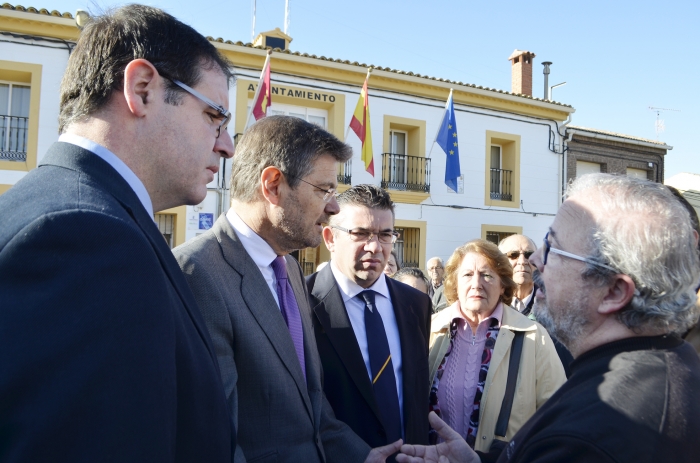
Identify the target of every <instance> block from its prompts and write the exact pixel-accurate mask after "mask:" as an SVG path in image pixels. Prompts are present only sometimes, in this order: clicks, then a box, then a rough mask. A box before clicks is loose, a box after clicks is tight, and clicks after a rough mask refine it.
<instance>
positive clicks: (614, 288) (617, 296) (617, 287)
mask: <svg viewBox="0 0 700 463" xmlns="http://www.w3.org/2000/svg"><path fill="white" fill-rule="evenodd" d="M635 289H636V285H635V284H634V281H632V278H630V277H629V276H628V275H624V274H621V273H620V274H617V275H615V276H614V277H613V281H612V283H611V284H610V285H608V289H607V291H606V292H605V294H604V296H603V300H602V301H601V303H600V306H599V307H598V313H600V314H602V315H609V314H612V313H614V312H617V311H619V310H622V309H624V308H625V307H627V304H629V302H630V301H631V300H632V297H633V296H634V291H635Z"/></svg>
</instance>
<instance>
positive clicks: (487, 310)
mask: <svg viewBox="0 0 700 463" xmlns="http://www.w3.org/2000/svg"><path fill="white" fill-rule="evenodd" d="M504 291H505V288H504V287H503V284H502V283H501V277H500V276H498V274H497V273H496V271H495V270H494V269H493V268H491V266H490V265H489V262H488V261H487V260H486V258H485V257H484V256H482V255H481V254H478V253H475V252H469V253H467V254H466V255H465V256H464V258H462V263H461V264H460V265H459V268H458V269H457V298H458V299H459V305H460V308H461V309H462V313H463V314H464V316H465V317H467V318H468V319H469V320H472V321H474V320H476V319H482V318H484V317H488V316H489V315H491V313H493V311H494V310H495V309H496V306H497V305H498V302H499V301H500V298H501V295H502V294H503V292H504Z"/></svg>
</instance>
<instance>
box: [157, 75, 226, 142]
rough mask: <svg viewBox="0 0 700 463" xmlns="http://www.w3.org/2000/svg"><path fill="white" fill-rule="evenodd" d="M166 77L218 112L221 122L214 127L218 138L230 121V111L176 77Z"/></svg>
mask: <svg viewBox="0 0 700 463" xmlns="http://www.w3.org/2000/svg"><path fill="white" fill-rule="evenodd" d="M161 75H162V74H161ZM164 77H165V76H164ZM167 79H169V80H170V81H171V82H172V83H174V84H175V85H177V86H178V87H180V88H181V89H183V90H184V91H186V92H187V93H189V94H190V95H192V96H193V97H195V98H198V99H200V100H201V101H203V102H204V103H206V104H207V105H209V106H210V107H211V108H212V109H214V110H215V111H216V112H217V113H219V116H220V117H221V118H222V119H221V122H220V123H219V126H218V127H217V128H216V138H219V137H220V136H221V131H222V130H226V128H227V127H228V123H229V122H231V111H229V110H227V109H226V108H224V107H223V106H221V105H218V104H216V103H214V102H213V101H212V100H210V99H209V98H207V97H206V96H204V95H202V94H201V93H199V92H198V91H197V90H195V89H193V88H192V87H190V86H189V85H186V84H183V83H182V82H180V81H179V80H177V79H170V78H169V77H167Z"/></svg>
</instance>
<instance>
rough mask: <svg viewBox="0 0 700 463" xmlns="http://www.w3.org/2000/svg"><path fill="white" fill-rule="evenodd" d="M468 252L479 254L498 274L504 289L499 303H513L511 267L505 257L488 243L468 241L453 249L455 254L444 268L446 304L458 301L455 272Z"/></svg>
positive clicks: (496, 247)
mask: <svg viewBox="0 0 700 463" xmlns="http://www.w3.org/2000/svg"><path fill="white" fill-rule="evenodd" d="M470 252H473V253H474V254H479V255H480V256H482V257H483V258H484V259H486V262H488V263H489V266H490V267H491V268H492V269H493V270H494V271H495V272H496V274H498V277H499V278H500V279H501V285H502V286H503V288H504V290H503V294H502V295H501V298H500V301H501V302H503V303H504V304H506V305H510V303H511V302H513V294H514V293H515V287H516V285H515V281H513V267H511V265H510V261H508V258H507V257H506V255H505V254H503V253H502V252H501V251H499V250H498V246H496V245H495V244H493V243H492V242H490V241H486V240H479V239H477V240H471V241H468V242H467V243H465V244H463V245H462V246H460V247H458V248H457V249H455V252H453V253H452V256H450V259H449V260H448V261H447V265H446V266H445V299H447V302H448V303H449V304H452V303H454V302H455V301H456V300H457V299H458V297H457V279H458V275H457V273H458V272H457V270H458V269H459V266H460V265H462V260H464V256H466V255H467V254H469V253H470Z"/></svg>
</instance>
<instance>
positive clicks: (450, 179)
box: [435, 91, 462, 193]
mask: <svg viewBox="0 0 700 463" xmlns="http://www.w3.org/2000/svg"><path fill="white" fill-rule="evenodd" d="M435 141H436V142H437V144H438V145H439V146H440V148H442V150H443V151H444V152H445V154H446V155H447V163H446V164H445V184H447V186H448V187H450V188H451V189H452V190H453V191H454V192H455V193H456V192H457V179H458V178H459V176H460V175H462V171H461V170H460V169H459V143H458V141H457V122H456V121H455V108H454V105H453V104H452V91H450V97H449V98H448V99H447V104H446V105H445V115H444V116H443V118H442V124H441V125H440V130H439V131H438V135H437V138H436V139H435Z"/></svg>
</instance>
